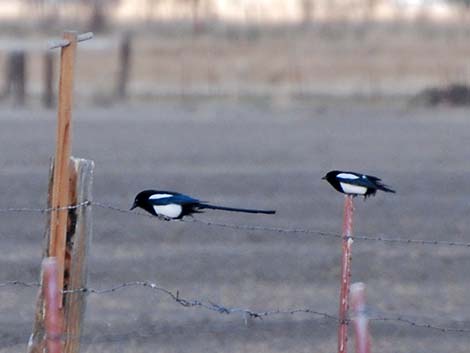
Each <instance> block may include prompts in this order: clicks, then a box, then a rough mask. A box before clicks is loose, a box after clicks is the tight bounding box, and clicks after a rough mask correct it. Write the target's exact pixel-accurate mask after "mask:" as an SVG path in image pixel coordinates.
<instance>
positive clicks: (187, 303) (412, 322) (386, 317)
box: [0, 280, 470, 333]
mask: <svg viewBox="0 0 470 353" xmlns="http://www.w3.org/2000/svg"><path fill="white" fill-rule="evenodd" d="M8 286H23V287H39V286H40V284H39V283H38V282H24V281H18V280H15V281H7V282H3V283H0V287H8ZM132 287H141V288H142V287H144V288H149V289H152V290H154V291H157V292H160V293H163V294H165V295H166V296H167V297H168V298H170V299H171V300H173V301H175V302H176V303H177V304H179V305H181V306H183V307H185V308H191V307H198V308H202V309H205V310H209V311H212V312H216V313H218V314H226V315H229V314H242V315H244V316H245V317H251V318H257V319H263V318H266V317H270V316H274V315H276V316H279V315H295V314H310V315H314V316H316V317H319V318H322V319H327V320H331V321H334V322H339V318H338V316H336V315H332V314H329V313H326V312H322V311H319V310H314V309H310V308H296V309H285V310H281V309H274V310H266V311H255V310H252V309H247V308H241V307H228V306H225V305H221V304H217V303H214V302H212V301H209V300H201V299H187V298H183V297H182V296H181V295H180V292H179V291H178V290H177V291H171V290H169V289H167V288H164V287H161V286H159V285H158V284H156V283H154V282H151V281H131V282H124V283H120V284H118V285H116V286H113V287H109V288H104V289H96V288H76V289H68V290H64V291H63V293H64V294H73V293H88V294H97V295H102V294H109V293H114V292H117V291H120V290H123V289H126V288H132ZM353 320H354V317H352V318H348V319H347V323H350V322H352V321H353ZM369 320H370V321H376V322H380V321H381V322H390V323H401V324H406V325H408V326H412V327H416V328H423V329H430V330H435V331H440V332H442V333H470V328H466V327H461V326H462V325H464V324H467V323H468V322H470V321H469V320H452V321H449V322H448V323H447V324H446V325H443V324H435V323H434V322H438V321H442V318H439V319H434V318H429V317H427V318H415V319H411V318H408V317H406V316H404V315H395V316H394V315H393V314H377V315H371V316H370V317H369ZM459 326H460V327H459Z"/></svg>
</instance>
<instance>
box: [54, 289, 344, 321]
mask: <svg viewBox="0 0 470 353" xmlns="http://www.w3.org/2000/svg"><path fill="white" fill-rule="evenodd" d="M130 287H145V288H150V289H152V290H155V291H157V292H160V293H163V294H165V295H166V296H167V297H169V298H170V299H172V300H174V301H175V302H176V303H178V304H180V305H181V306H183V307H186V308H189V307H200V308H203V309H207V310H210V311H215V312H217V313H219V314H235V313H241V314H244V315H247V316H249V317H252V318H260V319H261V318H263V317H267V316H272V315H282V314H291V315H294V314H298V313H305V314H313V315H316V316H321V317H323V318H325V319H331V320H336V321H337V320H338V318H337V317H336V316H334V315H330V314H328V313H324V312H320V311H316V310H312V309H292V310H279V309H278V310H270V311H254V310H251V309H244V308H236V307H227V306H224V305H220V304H216V303H214V302H211V301H207V300H201V299H186V298H183V297H181V296H180V293H179V291H175V292H173V291H171V290H169V289H166V288H163V287H160V286H159V285H158V284H156V283H153V282H150V281H132V282H125V283H121V284H119V285H116V286H114V287H111V288H106V289H94V288H77V289H69V290H65V291H63V293H64V294H72V293H91V294H107V293H112V292H116V291H119V290H122V289H124V288H130Z"/></svg>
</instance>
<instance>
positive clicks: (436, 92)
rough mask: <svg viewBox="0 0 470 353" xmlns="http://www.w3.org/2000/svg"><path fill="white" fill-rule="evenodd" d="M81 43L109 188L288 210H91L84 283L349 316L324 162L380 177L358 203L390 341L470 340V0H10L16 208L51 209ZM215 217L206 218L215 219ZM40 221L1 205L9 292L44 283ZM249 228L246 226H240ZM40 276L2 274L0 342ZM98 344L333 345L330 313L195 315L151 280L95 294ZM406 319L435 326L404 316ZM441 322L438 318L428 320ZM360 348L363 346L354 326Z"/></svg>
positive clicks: (357, 247) (333, 195)
mask: <svg viewBox="0 0 470 353" xmlns="http://www.w3.org/2000/svg"><path fill="white" fill-rule="evenodd" d="M69 29H74V30H77V31H79V32H81V33H82V32H88V31H93V32H94V33H95V37H94V38H93V39H92V40H89V41H86V42H82V43H80V44H79V48H78V53H77V60H76V73H75V96H74V111H73V138H72V140H73V155H75V156H77V157H82V158H87V159H91V160H93V161H94V162H95V163H96V169H95V177H94V192H93V198H94V200H96V201H97V202H100V203H104V204H108V205H112V206H113V207H117V208H120V209H128V208H129V207H130V206H131V204H132V201H133V198H134V196H135V194H137V192H139V191H141V190H143V189H148V188H153V189H161V190H173V191H178V192H182V193H186V194H189V195H191V196H194V197H197V198H200V199H202V200H207V201H211V202H213V203H215V204H222V205H226V206H234V207H237V206H239V207H251V208H274V209H276V210H277V211H278V213H277V214H276V215H275V216H259V215H257V216H255V215H246V214H231V213H223V212H217V211H213V212H209V211H207V212H205V213H202V214H197V215H196V216H195V218H196V219H197V220H200V221H201V222H200V223H197V222H196V223H193V222H159V221H158V220H154V219H150V218H146V217H139V216H135V215H133V214H126V213H118V212H116V211H113V210H112V209H106V208H99V207H94V209H93V216H94V234H93V243H92V247H91V251H90V255H89V285H90V287H92V288H110V287H112V286H115V285H119V284H121V283H124V282H127V281H145V280H149V281H152V282H156V283H158V284H159V285H161V286H162V287H165V288H168V289H169V290H172V291H176V290H179V293H180V295H181V296H182V297H184V298H187V299H201V300H206V301H208V302H213V303H218V304H223V305H225V306H230V307H237V308H249V309H251V310H255V311H265V310H268V311H270V310H277V309H280V310H293V309H310V310H313V311H320V312H323V313H327V314H330V315H337V311H338V301H339V298H338V297H339V275H340V255H341V244H340V241H339V240H338V239H337V238H334V237H331V238H330V237H318V236H316V235H318V234H315V232H312V233H298V232H295V231H293V232H287V233H279V232H271V231H269V230H268V229H264V230H263V229H259V230H253V229H251V230H249V229H234V228H230V227H216V226H213V225H212V226H210V225H208V224H207V223H208V222H218V223H222V224H235V225H241V226H242V227H241V228H243V227H245V226H261V228H263V227H264V228H266V227H274V228H283V229H288V230H294V229H297V228H301V229H308V230H313V231H320V232H330V233H334V234H338V233H340V232H341V222H342V207H343V197H342V195H341V194H339V193H337V192H336V191H335V190H333V189H332V188H331V187H330V186H329V185H328V184H327V183H325V182H324V181H321V177H322V176H323V175H324V174H325V173H326V172H327V171H329V170H332V169H341V170H352V171H357V172H364V173H368V174H372V175H377V176H379V177H382V178H383V180H384V182H385V183H386V184H388V185H390V186H391V187H392V188H394V189H396V190H397V194H396V195H390V194H384V193H378V194H377V196H376V197H374V198H370V199H368V200H367V201H366V202H363V201H362V199H359V198H356V199H355V207H356V211H355V220H354V233H355V234H356V235H362V236H368V237H390V238H401V239H405V242H404V243H403V242H402V243H385V242H381V241H375V242H374V241H366V240H362V241H361V240H359V239H358V240H356V241H355V242H354V245H353V265H352V266H353V267H352V282H357V281H363V282H364V283H365V284H366V286H367V293H368V305H369V313H371V315H372V316H376V317H385V318H395V319H396V318H402V319H403V320H401V321H400V320H398V321H397V320H381V321H374V322H372V324H371V328H372V336H373V343H372V347H373V350H374V351H381V352H385V353H388V352H390V353H399V352H414V353H421V352H422V353H424V352H425V353H433V352H436V353H438V352H439V353H442V352H452V353H458V352H461V353H464V352H468V346H469V343H470V338H469V337H470V336H469V334H468V330H470V307H469V306H468V303H467V301H466V299H467V297H468V292H469V290H470V286H469V283H470V271H468V269H469V268H470V267H469V266H470V262H469V256H468V249H469V247H468V246H465V245H464V246H448V245H445V244H441V245H439V244H435V245H432V244H427V245H426V244H423V243H422V242H421V243H420V242H418V243H413V242H410V243H406V239H421V240H425V241H434V240H441V241H445V242H460V243H463V244H467V243H468V242H469V241H470V240H469V236H468V230H469V229H470V218H469V217H468V215H469V212H470V202H469V197H468V195H469V194H470V181H469V178H468V175H469V173H470V163H468V156H469V155H470V144H469V141H470V126H469V116H470V114H469V113H470V110H469V108H468V105H469V104H470V89H469V86H468V85H469V81H470V60H469V58H470V40H469V37H470V2H469V1H464V0H461V1H459V0H453V1H451V0H448V1H444V0H428V1H424V0H423V1H419V0H408V1H406V0H329V1H327V0H133V1H131V0H121V1H119V0H109V1H105V0H103V1H93V0H87V1H78V0H77V1H73V0H68V1H65V0H64V1H59V0H55V1H54V0H49V1H46V0H44V1H40V0H36V1H33V0H24V1H19V0H18V1H14V0H9V1H0V30H1V31H0V107H1V109H0V127H1V128H0V151H2V153H0V190H1V192H2V198H0V209H2V210H4V209H8V208H12V207H13V208H15V207H36V208H42V207H45V205H46V200H47V180H48V172H49V163H50V159H51V156H52V155H53V154H54V144H55V131H56V130H55V129H56V101H57V97H56V96H57V83H58V67H59V50H57V49H55V50H49V49H48V45H49V44H48V43H49V42H50V41H53V40H56V39H60V37H61V36H62V32H63V31H64V30H69ZM204 222H205V223H206V224H205V223H204ZM44 228H45V216H44V215H43V214H40V213H31V214H24V213H11V212H0V268H1V270H0V284H1V283H4V282H6V281H11V280H20V281H26V282H31V281H37V280H38V278H39V272H40V270H39V269H40V262H41V255H42V242H43V232H44ZM245 228H246V227H245ZM35 299H36V288H24V287H18V286H0V312H1V313H2V314H1V315H0V352H2V353H3V352H18V351H26V343H27V341H28V338H29V334H30V333H31V329H32V322H33V317H34V305H35ZM87 305H88V306H87V312H86V315H85V323H84V335H83V339H82V352H149V351H153V352H178V353H180V352H191V353H193V352H218V353H232V352H233V353H241V352H260V353H263V352H266V353H271V352H286V351H288V352H296V353H297V352H312V351H313V352H319V353H322V352H332V351H334V350H335V349H336V329H337V322H336V321H335V320H334V319H333V320H332V319H331V318H328V317H327V316H322V315H314V314H312V313H310V314H307V313H304V314H301V313H298V314H295V315H273V316H269V317H266V318H264V319H263V320H257V319H250V318H247V317H244V316H243V315H237V314H231V315H225V314H224V315H221V314H219V313H216V312H211V311H207V310H203V309H197V308H183V307H181V306H180V305H178V304H177V303H175V302H174V301H173V300H171V299H169V298H168V297H167V296H165V295H162V294H161V293H159V292H155V291H151V290H149V289H148V288H143V287H138V288H126V289H123V290H121V291H116V292H112V293H106V294H90V295H89V296H88V303H87ZM406 320H408V322H412V323H417V324H421V325H422V326H419V325H407V324H406V322H405V321H406ZM430 326H432V327H440V328H444V329H431V328H430ZM350 350H351V351H352V350H353V340H352V338H351V339H350Z"/></svg>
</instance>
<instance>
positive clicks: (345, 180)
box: [338, 175, 377, 189]
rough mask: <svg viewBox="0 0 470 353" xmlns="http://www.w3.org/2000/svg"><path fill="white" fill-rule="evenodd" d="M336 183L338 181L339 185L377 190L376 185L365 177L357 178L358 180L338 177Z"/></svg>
mask: <svg viewBox="0 0 470 353" xmlns="http://www.w3.org/2000/svg"><path fill="white" fill-rule="evenodd" d="M338 181H340V182H341V183H346V184H351V185H357V186H363V187H366V188H372V189H376V188H377V185H376V183H374V181H373V180H371V179H369V178H368V176H367V175H361V176H358V178H356V179H350V178H340V177H338Z"/></svg>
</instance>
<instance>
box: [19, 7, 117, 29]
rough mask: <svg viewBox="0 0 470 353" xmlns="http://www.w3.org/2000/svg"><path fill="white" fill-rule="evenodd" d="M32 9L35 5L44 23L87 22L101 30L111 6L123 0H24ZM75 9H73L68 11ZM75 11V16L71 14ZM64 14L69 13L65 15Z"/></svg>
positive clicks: (103, 27)
mask: <svg viewBox="0 0 470 353" xmlns="http://www.w3.org/2000/svg"><path fill="white" fill-rule="evenodd" d="M22 1H23V2H24V4H25V5H26V6H27V7H26V10H27V11H30V8H31V7H33V9H34V11H37V13H38V15H39V16H38V19H39V20H40V22H43V24H44V25H51V24H54V23H58V22H59V23H60V22H61V21H63V20H65V21H77V22H82V21H83V22H85V23H86V25H85V27H86V29H87V30H90V31H93V32H101V31H103V30H105V29H106V27H107V24H108V14H109V11H108V10H109V9H110V8H111V6H116V5H118V4H119V2H120V1H121V0H62V1H55V0H22ZM69 9H73V11H67V10H69ZM71 13H73V14H74V16H70V14H71ZM64 14H67V16H65V15H64Z"/></svg>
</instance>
